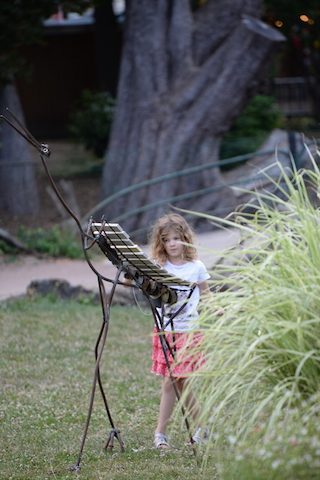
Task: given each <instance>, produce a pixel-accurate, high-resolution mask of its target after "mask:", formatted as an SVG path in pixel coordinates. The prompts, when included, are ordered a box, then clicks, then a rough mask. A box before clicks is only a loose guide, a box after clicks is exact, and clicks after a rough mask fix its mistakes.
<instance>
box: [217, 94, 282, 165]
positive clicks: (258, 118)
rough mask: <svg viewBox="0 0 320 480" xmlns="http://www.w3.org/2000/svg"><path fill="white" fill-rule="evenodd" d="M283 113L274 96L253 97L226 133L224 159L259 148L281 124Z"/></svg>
mask: <svg viewBox="0 0 320 480" xmlns="http://www.w3.org/2000/svg"><path fill="white" fill-rule="evenodd" d="M281 115H282V113H281V111H280V110H279V109H278V108H277V107H276V106H275V103H274V99H273V98H272V97H268V96H266V95H256V96H255V97H253V99H252V100H251V101H250V102H249V104H248V105H247V106H246V107H245V109H244V110H243V112H242V114H241V115H240V116H239V117H238V118H237V120H236V121H235V123H234V125H233V127H232V128H231V129H230V130H229V131H228V132H227V133H226V134H225V136H224V138H223V141H222V144H221V150H220V158H221V159H222V160H223V159H226V158H231V157H235V156H237V155H244V154H246V153H251V152H254V151H255V150H257V148H259V146H260V145H261V144H262V142H263V141H264V140H265V139H266V138H267V136H268V134H269V133H270V132H271V131H272V130H273V129H274V128H276V127H278V126H279V122H280V118H281ZM225 168H226V167H225ZM228 168H230V167H228Z"/></svg>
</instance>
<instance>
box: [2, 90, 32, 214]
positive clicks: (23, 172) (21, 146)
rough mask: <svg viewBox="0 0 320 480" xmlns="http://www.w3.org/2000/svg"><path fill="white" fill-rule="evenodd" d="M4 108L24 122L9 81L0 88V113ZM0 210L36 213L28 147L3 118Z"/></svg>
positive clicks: (13, 212)
mask: <svg viewBox="0 0 320 480" xmlns="http://www.w3.org/2000/svg"><path fill="white" fill-rule="evenodd" d="M6 107H8V108H9V109H10V110H11V111H12V112H13V113H14V114H15V115H16V117H17V118H19V120H20V121H21V122H22V123H23V124H25V123H24V117H23V112H22V107H21V104H20V100H19V96H18V93H17V90H16V87H15V85H14V84H13V83H12V84H9V85H7V86H5V87H4V88H2V89H1V88H0V112H1V114H2V115H7V113H6V111H5V108H6ZM8 118H9V116H8ZM9 119H10V120H12V119H11V118H9ZM1 210H2V211H6V212H8V213H12V214H13V215H26V214H37V213H38V212H39V199H38V191H37V184H36V178H35V172H34V166H33V164H32V158H31V153H30V146H29V144H28V143H27V142H26V140H25V139H24V138H22V137H21V136H20V135H19V134H18V133H17V132H16V131H15V130H14V129H13V128H12V127H10V125H8V124H7V123H6V122H5V121H2V122H1V124H0V211H1Z"/></svg>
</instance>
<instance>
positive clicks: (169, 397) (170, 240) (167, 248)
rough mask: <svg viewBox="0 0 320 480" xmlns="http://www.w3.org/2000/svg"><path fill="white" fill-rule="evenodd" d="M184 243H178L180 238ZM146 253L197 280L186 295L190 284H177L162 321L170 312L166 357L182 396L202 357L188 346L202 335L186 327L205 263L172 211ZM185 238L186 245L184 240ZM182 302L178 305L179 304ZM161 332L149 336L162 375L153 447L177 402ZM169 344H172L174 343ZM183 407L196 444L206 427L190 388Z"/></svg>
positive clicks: (162, 444)
mask: <svg viewBox="0 0 320 480" xmlns="http://www.w3.org/2000/svg"><path fill="white" fill-rule="evenodd" d="M182 242H183V243H182ZM150 243H151V252H150V257H151V258H152V259H153V260H155V261H156V262H157V263H159V264H160V265H161V266H162V267H163V268H165V269H166V270H167V271H168V272H169V273H171V274H173V275H174V276H176V277H179V278H181V279H183V280H188V281H190V284H191V283H193V284H197V286H196V287H195V289H194V291H193V292H192V295H191V296H190V297H189V294H190V289H189V288H188V287H181V286H177V287H176V288H177V293H178V302H177V303H175V304H174V305H171V306H170V305H165V306H164V324H166V323H167V322H169V320H170V318H171V317H172V315H174V314H176V313H177V312H178V311H179V310H180V311H179V312H178V314H177V315H176V316H174V317H173V321H172V323H173V330H174V334H172V333H170V332H171V330H172V329H171V324H170V322H169V324H168V325H167V327H165V331H166V332H168V333H166V334H165V335H166V337H167V340H168V342H169V344H170V345H171V348H172V350H173V351H176V354H175V356H176V358H175V360H174V359H173V358H172V355H171V354H170V352H169V350H167V356H168V359H169V362H170V366H171V371H172V375H173V377H174V381H175V385H176V388H177V390H178V392H179V395H181V394H182V393H183V392H184V390H185V388H186V386H187V382H188V378H187V377H188V374H189V373H191V372H192V371H193V370H194V369H195V368H197V366H199V364H201V362H202V361H203V360H202V359H201V356H199V354H197V355H196V354H195V353H192V347H196V346H197V345H198V346H199V343H200V342H201V339H202V335H201V333H200V332H199V331H195V332H194V333H193V335H192V341H191V344H190V346H189V341H190V333H189V332H190V331H191V330H193V329H194V326H195V320H196V318H197V316H198V312H197V305H198V303H199V298H200V296H201V295H204V296H209V295H210V290H209V286H208V283H207V280H208V278H209V277H210V276H209V274H208V273H207V271H206V268H205V266H204V265H203V263H202V262H200V260H197V252H196V249H195V247H194V246H193V244H194V233H193V231H192V229H191V228H190V226H189V225H188V223H187V222H186V221H185V219H184V218H183V217H182V216H181V215H178V214H176V213H170V214H168V215H165V216H163V217H161V218H160V219H159V220H158V221H157V223H156V224H155V225H154V227H153V229H152V235H151V242H150ZM185 243H188V244H191V245H185ZM183 304H184V307H183V308H182V309H181V306H182V305H183ZM160 335H161V334H159V333H157V329H156V328H155V332H154V336H153V341H152V347H153V348H152V360H153V364H152V370H151V371H152V372H153V373H156V374H158V375H162V376H163V378H162V397H161V402H160V411H159V418H158V425H157V428H156V431H155V439H154V443H155V446H156V447H157V448H168V447H169V443H168V438H167V437H166V430H167V425H168V422H169V419H170V417H171V414H172V412H173V408H174V405H175V401H176V391H175V387H174V385H173V382H172V379H171V378H170V373H169V369H168V367H167V363H166V359H165V356H164V353H163V349H162V346H161V340H160ZM187 342H188V348H191V350H189V352H190V353H189V354H188V355H186V349H185V348H184V350H183V352H184V353H183V355H184V356H183V358H181V356H182V355H181V349H182V348H183V347H185V345H186V343H187ZM173 343H174V345H175V347H174V348H173ZM185 406H186V408H187V409H188V411H189V412H190V414H191V416H192V418H193V421H194V423H195V426H196V433H195V435H194V436H193V437H192V438H193V441H194V442H195V443H202V442H204V441H205V440H206V439H207V437H208V432H207V430H206V429H203V428H202V426H201V425H200V407H199V404H198V401H197V398H196V396H195V394H194V392H193V391H192V390H191V391H190V392H189V394H188V396H187V398H186V400H185Z"/></svg>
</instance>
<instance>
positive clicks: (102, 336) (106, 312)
mask: <svg viewBox="0 0 320 480" xmlns="http://www.w3.org/2000/svg"><path fill="white" fill-rule="evenodd" d="M120 273H121V268H120V267H119V269H118V272H117V275H116V278H115V280H114V282H113V286H112V289H111V291H110V294H109V296H108V298H107V297H106V295H105V291H104V287H103V284H102V280H101V279H100V278H99V279H98V280H99V290H100V299H101V305H102V311H103V324H102V328H101V331H100V333H99V337H98V340H97V343H96V348H95V351H96V366H95V371H94V378H93V385H92V390H91V397H90V404H89V410H88V415H87V420H86V424H85V428H84V432H83V436H82V441H81V446H80V451H79V455H78V459H77V463H76V464H75V465H74V466H73V467H71V470H79V469H80V462H81V457H82V454H83V449H84V444H85V441H86V438H87V433H88V428H89V424H90V419H91V414H92V409H93V402H94V396H95V391H96V386H97V382H99V386H100V390H101V392H103V388H102V383H101V379H100V368H99V367H100V360H101V357H102V353H103V349H104V346H105V343H106V339H107V335H108V328H109V319H110V305H111V302H112V298H113V295H114V292H115V289H116V286H117V282H118V280H119V277H120ZM100 342H101V346H100V350H99V344H100ZM102 396H103V400H104V404H105V407H106V411H107V414H108V417H109V421H110V423H111V426H112V430H111V434H110V435H112V433H113V432H116V431H117V430H116V429H115V428H114V425H113V421H112V417H111V414H110V411H109V408H108V404H107V400H106V397H105V394H104V392H103V395H102ZM115 436H116V438H117V439H118V440H119V443H120V446H121V450H122V451H124V446H123V442H122V439H121V437H120V432H119V435H118V434H117V435H115V434H113V437H115ZM109 438H110V437H109ZM112 446H113V443H112Z"/></svg>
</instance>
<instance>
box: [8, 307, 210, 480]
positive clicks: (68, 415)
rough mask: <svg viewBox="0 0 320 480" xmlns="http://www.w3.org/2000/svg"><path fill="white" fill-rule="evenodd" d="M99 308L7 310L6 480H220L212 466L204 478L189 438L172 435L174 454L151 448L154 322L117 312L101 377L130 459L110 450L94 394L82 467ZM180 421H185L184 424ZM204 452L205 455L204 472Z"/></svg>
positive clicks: (156, 384)
mask: <svg viewBox="0 0 320 480" xmlns="http://www.w3.org/2000/svg"><path fill="white" fill-rule="evenodd" d="M101 322H102V318H101V308H100V306H95V305H87V304H79V303H76V302H71V301H60V300H59V301H55V300H54V299H51V300H50V299H41V300H37V301H27V300H26V301H19V302H15V303H5V302H3V303H1V304H0V325H1V335H0V338H1V340H0V341H1V357H0V371H1V387H0V388H1V390H0V392H1V407H0V421H1V424H0V427H1V447H0V449H1V453H0V478H1V479H15V480H18V479H19V480H20V479H21V480H22V479H47V478H48V479H53V478H56V479H59V480H60V479H61V480H62V479H69V478H75V477H79V478H81V479H90V480H95V479H110V480H111V479H114V480H116V479H117V480H121V479H128V478H134V479H137V480H139V479H168V480H169V479H170V480H171V479H186V478H189V477H192V478H200V479H214V478H217V476H216V468H215V462H214V459H213V458H212V459H211V458H210V457H209V462H208V467H207V469H206V470H204V471H203V470H201V468H200V467H199V465H198V464H197V461H196V460H195V458H194V455H193V451H192V450H191V449H190V447H188V446H187V445H186V442H187V439H188V435H187V432H186V430H185V427H184V425H183V423H182V421H181V422H180V423H181V425H178V426H175V427H173V426H172V427H171V431H169V435H170V436H171V443H172V445H173V448H172V449H171V450H170V451H167V452H163V451H158V450H156V449H154V447H153V432H154V428H155V424H156V420H157V413H158V405H159V401H160V379H159V378H157V377H156V376H154V375H152V374H151V373H149V372H150V366H151V359H150V357H151V332H152V329H153V326H152V325H153V322H152V317H151V316H150V315H149V316H146V315H143V314H142V313H141V312H140V311H139V310H138V309H136V308H124V307H121V308H120V307H114V308H113V309H112V314H111V322H110V328H109V334H108V339H107V343H106V348H105V350H104V354H103V357H102V361H101V365H100V370H101V377H102V382H103V385H104V388H105V392H106V395H107V400H108V403H109V408H110V410H111V414H112V416H113V420H114V423H115V426H116V428H118V429H120V431H121V436H122V439H123V441H124V443H125V453H121V450H120V446H119V444H118V442H117V440H115V444H114V449H113V452H110V451H105V450H104V448H103V447H104V445H105V443H106V441H107V439H108V435H109V432H110V424H109V422H108V418H107V415H106V412H105V409H104V405H103V401H102V397H101V394H100V391H99V390H98V389H97V391H96V396H95V402H94V407H93V414H92V418H91V422H90V426H89V431H88V435H87V440H86V443H85V446H84V452H83V456H82V461H81V470H80V471H79V472H72V471H70V470H69V468H70V467H71V466H73V465H75V464H76V462H77V458H78V453H79V449H80V445H81V439H82V435H83V430H84V426H85V421H86V416H87V412H88V407H89V401H90V394H91V388H92V381H93V373H94V364H95V360H94V346H95V342H96V339H97V336H98V333H99V331H100V328H101ZM180 418H181V415H180ZM200 459H201V452H199V454H198V463H199V460H200Z"/></svg>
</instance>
